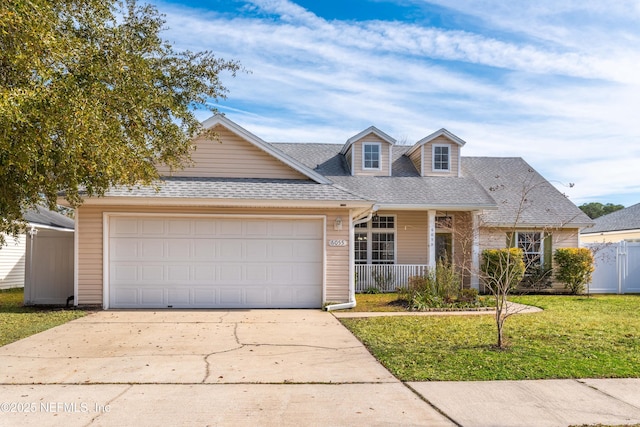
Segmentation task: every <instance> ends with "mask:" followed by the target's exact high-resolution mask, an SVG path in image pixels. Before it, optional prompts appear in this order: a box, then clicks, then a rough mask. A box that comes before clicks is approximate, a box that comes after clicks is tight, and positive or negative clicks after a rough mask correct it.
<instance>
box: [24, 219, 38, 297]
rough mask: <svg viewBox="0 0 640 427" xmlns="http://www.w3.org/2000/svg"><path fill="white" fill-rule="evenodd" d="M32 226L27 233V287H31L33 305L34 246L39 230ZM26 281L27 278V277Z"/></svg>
mask: <svg viewBox="0 0 640 427" xmlns="http://www.w3.org/2000/svg"><path fill="white" fill-rule="evenodd" d="M29 225H30V227H31V228H30V229H29V230H28V231H27V234H28V235H29V281H28V283H27V281H26V280H25V285H27V284H28V285H29V286H28V288H29V292H28V294H29V295H28V297H27V298H28V303H32V302H33V298H32V296H33V295H34V289H33V245H34V244H35V237H36V235H37V234H38V229H37V228H36V227H35V226H33V225H32V224H29ZM25 279H26V277H25Z"/></svg>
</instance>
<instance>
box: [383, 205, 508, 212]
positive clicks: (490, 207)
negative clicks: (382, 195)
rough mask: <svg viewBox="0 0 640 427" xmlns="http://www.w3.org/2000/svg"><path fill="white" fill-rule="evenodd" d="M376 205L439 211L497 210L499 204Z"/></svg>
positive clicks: (402, 209)
mask: <svg viewBox="0 0 640 427" xmlns="http://www.w3.org/2000/svg"><path fill="white" fill-rule="evenodd" d="M376 206H378V207H379V209H380V210H394V211H415V210H439V211H477V210H480V209H484V210H497V209H498V206H496V205H494V204H477V205H466V206H465V205H444V204H443V205H438V204H415V205H405V204H386V203H380V204H377V205H376Z"/></svg>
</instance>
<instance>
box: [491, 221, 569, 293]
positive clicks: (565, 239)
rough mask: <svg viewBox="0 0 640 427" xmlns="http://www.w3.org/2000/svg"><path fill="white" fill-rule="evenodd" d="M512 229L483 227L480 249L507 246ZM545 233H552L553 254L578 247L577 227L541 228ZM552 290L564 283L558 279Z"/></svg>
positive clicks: (561, 286)
mask: <svg viewBox="0 0 640 427" xmlns="http://www.w3.org/2000/svg"><path fill="white" fill-rule="evenodd" d="M509 231H511V230H510V229H500V228H482V229H481V231H480V250H481V251H483V250H485V249H500V248H505V247H506V246H507V232H509ZM539 231H542V232H545V233H551V235H552V238H551V248H552V256H553V253H555V250H556V249H558V248H577V247H578V232H579V230H578V229H577V228H574V229H562V230H539ZM552 285H553V286H552V288H551V290H552V291H563V290H564V285H563V284H562V283H558V282H556V281H554V282H553V284H552Z"/></svg>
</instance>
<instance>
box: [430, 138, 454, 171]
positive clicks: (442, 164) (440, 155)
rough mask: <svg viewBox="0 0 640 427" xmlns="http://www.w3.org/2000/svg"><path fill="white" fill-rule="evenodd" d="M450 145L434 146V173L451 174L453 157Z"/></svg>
mask: <svg viewBox="0 0 640 427" xmlns="http://www.w3.org/2000/svg"><path fill="white" fill-rule="evenodd" d="M449 148H450V147H449V146H448V145H437V144H434V145H433V170H434V172H449V170H450V169H451V155H450V150H449Z"/></svg>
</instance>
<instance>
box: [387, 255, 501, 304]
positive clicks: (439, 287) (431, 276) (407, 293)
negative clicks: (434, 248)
mask: <svg viewBox="0 0 640 427" xmlns="http://www.w3.org/2000/svg"><path fill="white" fill-rule="evenodd" d="M398 292H399V297H398V298H399V299H401V300H405V301H406V302H407V305H408V308H409V309H410V310H415V311H426V310H429V309H434V308H436V309H437V308H446V309H449V308H475V307H486V306H487V305H489V304H490V302H489V301H488V300H487V299H485V298H479V297H478V291H477V290H475V289H463V288H462V281H461V279H460V275H459V274H458V273H457V272H456V271H455V268H454V266H452V265H451V264H448V263H444V262H438V264H437V265H436V268H435V270H433V269H432V270H430V271H429V272H428V273H427V274H424V275H421V276H412V277H410V278H409V283H408V286H407V288H405V289H399V290H398Z"/></svg>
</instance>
